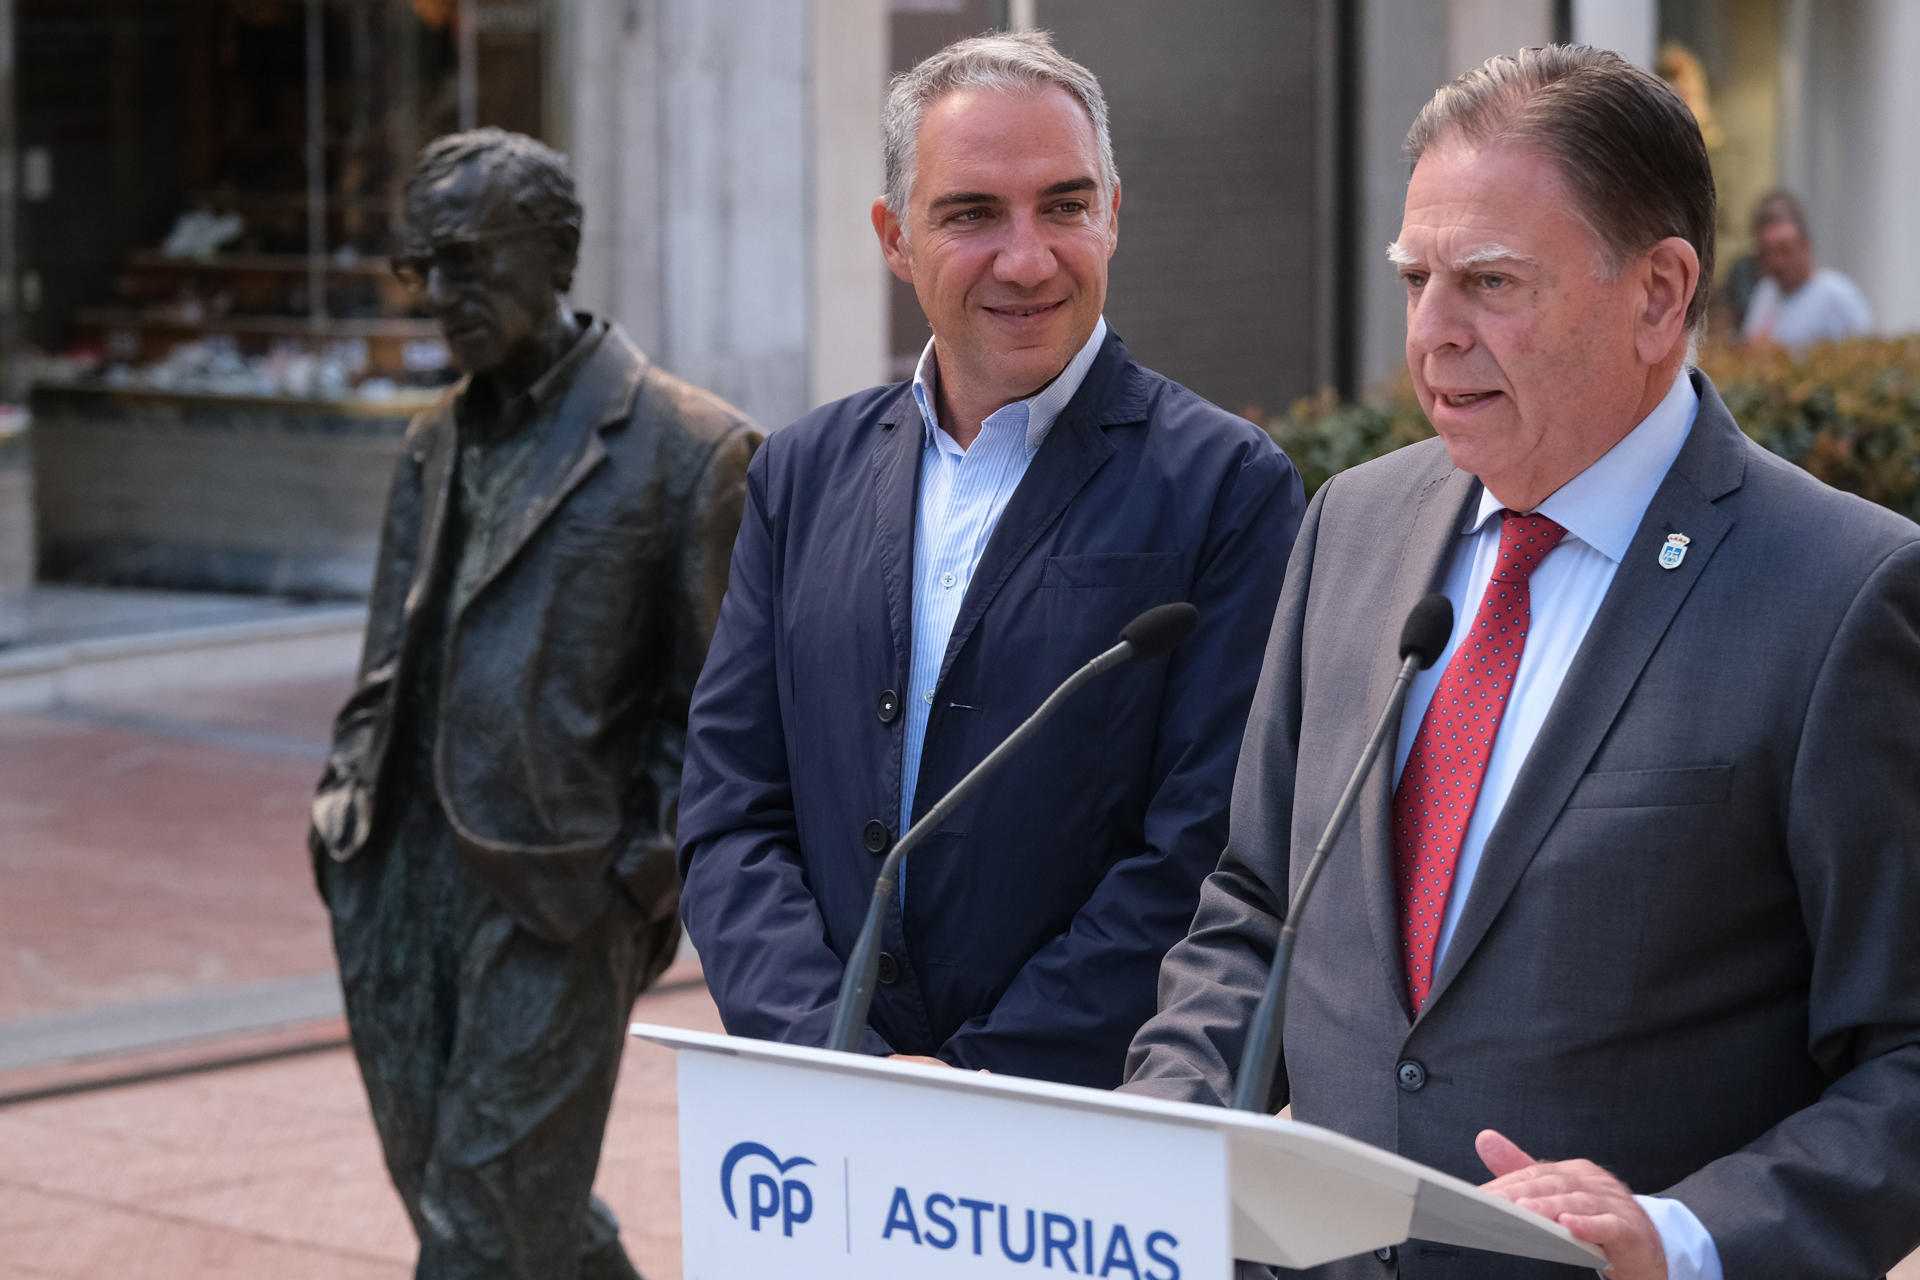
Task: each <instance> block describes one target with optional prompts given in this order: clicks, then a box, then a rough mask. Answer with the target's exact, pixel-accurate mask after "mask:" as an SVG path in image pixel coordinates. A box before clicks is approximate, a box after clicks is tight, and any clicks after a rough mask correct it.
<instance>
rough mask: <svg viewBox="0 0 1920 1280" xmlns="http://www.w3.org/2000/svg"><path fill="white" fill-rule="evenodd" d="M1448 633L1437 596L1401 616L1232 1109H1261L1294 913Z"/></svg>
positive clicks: (1283, 1012)
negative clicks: (1389, 684) (1375, 709)
mask: <svg viewBox="0 0 1920 1280" xmlns="http://www.w3.org/2000/svg"><path fill="white" fill-rule="evenodd" d="M1452 634H1453V602H1452V601H1451V600H1448V599H1447V598H1446V597H1445V596H1443V595H1441V594H1440V593H1439V592H1437V591H1436V592H1434V593H1433V594H1432V595H1428V596H1422V597H1421V598H1420V602H1419V603H1418V604H1416V605H1414V606H1413V608H1412V610H1411V611H1410V612H1409V613H1408V614H1407V621H1406V625H1405V626H1403V627H1401V628H1400V674H1399V675H1397V676H1395V677H1394V681H1393V691H1392V692H1391V693H1390V694H1388V695H1387V705H1386V707H1385V708H1384V709H1383V710H1382V711H1381V712H1380V721H1379V723H1378V724H1376V725H1374V727H1373V736H1372V737H1370V738H1368V739H1367V745H1366V748H1365V750H1363V751H1361V753H1360V763H1359V764H1357V765H1355V766H1354V768H1353V776H1352V777H1350V778H1348V779H1347V789H1346V790H1345V791H1342V792H1341V793H1340V800H1339V802H1338V803H1337V804H1335V805H1334V806H1333V816H1332V817H1331V818H1329V819H1327V829H1326V830H1325V831H1324V832H1322V833H1321V835H1320V843H1319V844H1317V845H1315V846H1314V847H1313V858H1312V860H1311V861H1309V862H1308V863H1307V870H1306V874H1305V875H1303V876H1301V877H1300V888H1299V889H1298V890H1297V891H1296V892H1295V893H1294V895H1293V901H1292V902H1290V903H1288V904H1287V918H1286V922H1285V923H1284V924H1282V925H1281V926H1280V940H1279V941H1278V942H1277V943H1275V944H1274V948H1273V967H1272V968H1271V969H1269V970H1268V971H1267V989H1266V990H1265V991H1264V992H1262V993H1261V996H1260V1004H1259V1006H1258V1007H1257V1008H1256V1009H1255V1010H1254V1013H1253V1023H1252V1025H1251V1026H1249V1027H1248V1029H1247V1044H1246V1048H1245V1049H1244V1050H1243V1051H1242V1052H1241V1054H1240V1071H1239V1074H1238V1076H1237V1077H1236V1079H1235V1082H1234V1090H1233V1105H1234V1108H1235V1109H1236V1110H1239V1111H1253V1112H1258V1113H1261V1114H1264V1113H1265V1112H1266V1110H1267V1103H1268V1100H1269V1099H1270V1097H1271V1094H1272V1090H1273V1073H1274V1070H1275V1069H1276V1068H1277V1067H1278V1066H1279V1065H1280V1037H1281V1030H1282V1028H1283V1027H1284V1026H1285V1024H1286V1021H1287V974H1288V972H1289V971H1290V970H1291V969H1292V967H1293V939H1294V935H1295V934H1297V933H1298V932H1299V931H1300V912H1301V911H1302V910H1304V909H1305V907H1306V905H1307V895H1309V894H1310V893H1312V892H1313V886H1314V882H1315V881H1316V880H1318V879H1319V878H1320V868H1321V867H1323V866H1324V865H1326V861H1327V854H1328V853H1329V852H1331V851H1332V849H1333V845H1334V842H1335V841H1336V840H1338V839H1339V838H1340V831H1341V829H1342V828H1343V827H1345V826H1346V825H1347V817H1348V815H1349V814H1351V813H1352V812H1353V805H1354V801H1356V800H1358V799H1359V798H1360V786H1361V784H1362V783H1364V782H1365V781H1366V779H1367V773H1368V772H1369V771H1370V770H1371V769H1372V768H1373V762H1374V760H1375V759H1376V758H1377V757H1378V756H1379V754H1380V748H1381V745H1382V744H1383V743H1385V742H1386V739H1387V731H1388V730H1389V729H1391V728H1392V727H1393V724H1394V722H1395V721H1396V720H1397V719H1398V718H1399V715H1400V707H1401V704H1402V703H1404V702H1405V701H1406V700H1407V686H1408V685H1409V684H1411V683H1412V682H1413V673H1414V672H1416V671H1425V670H1426V669H1427V668H1428V667H1430V666H1432V665H1433V664H1434V663H1435V662H1436V661H1438V660H1439V658H1440V653H1441V651H1442V650H1444V649H1445V648H1446V647H1447V638H1448V637H1449V636H1450V635H1452Z"/></svg>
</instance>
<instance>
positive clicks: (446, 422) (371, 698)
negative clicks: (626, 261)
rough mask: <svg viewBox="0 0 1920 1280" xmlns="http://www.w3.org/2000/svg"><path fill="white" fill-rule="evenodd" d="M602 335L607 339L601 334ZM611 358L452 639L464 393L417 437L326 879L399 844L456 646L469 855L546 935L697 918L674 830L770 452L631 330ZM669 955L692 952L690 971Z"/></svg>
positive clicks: (331, 786) (441, 781)
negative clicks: (446, 592) (446, 596)
mask: <svg viewBox="0 0 1920 1280" xmlns="http://www.w3.org/2000/svg"><path fill="white" fill-rule="evenodd" d="M596 329H597V330H599V332H597V333H596V332H594V330H596ZM583 340H597V341H596V346H595V348H594V349H593V350H592V351H591V353H590V354H589V355H588V356H587V357H586V359H585V360H584V362H583V363H582V364H581V366H580V368H579V370H578V372H577V373H576V374H575V376H574V378H573V380H572V382H571V384H570V385H569V386H568V387H567V388H566V389H565V391H564V392H562V393H561V394H562V395H563V396H564V399H563V401H562V402H561V405H560V408H559V410H558V411H557V412H556V413H555V414H554V415H553V417H552V419H551V420H550V421H549V422H548V423H546V424H544V434H543V437H542V439H541V440H540V441H539V443H538V444H537V446H536V447H535V452H534V455H533V458H532V462H531V466H532V473H531V483H530V485H529V487H528V492H530V493H531V494H532V495H533V496H532V500H531V501H529V502H528V503H526V504H525V506H524V508H523V509H521V510H519V511H517V512H513V513H510V514H509V515H507V516H506V519H508V520H509V521H510V522H511V526H512V527H511V528H510V529H509V530H508V531H507V533H506V536H504V537H499V538H496V539H495V540H494V542H493V546H492V554H491V557H490V559H489V560H488V561H487V562H486V563H485V565H484V567H483V568H482V570H481V572H480V575H479V578H478V580H477V582H476V584H475V586H474V587H473V589H472V590H471V592H470V593H468V594H465V595H464V597H463V598H462V599H460V600H458V601H456V603H455V605H454V608H453V611H452V614H451V616H450V617H449V618H448V619H447V620H446V623H445V625H444V627H438V626H435V625H433V620H432V619H431V618H429V617H428V616H427V615H428V614H429V613H430V612H431V605H430V600H431V598H432V597H433V596H434V594H435V593H434V592H433V590H432V584H433V583H434V582H435V580H436V575H437V574H440V573H443V572H446V570H447V567H446V566H444V565H442V564H441V563H439V561H440V560H442V559H443V558H445V555H446V551H445V549H444V548H443V546H442V543H443V542H444V541H445V539H444V538H443V537H442V536H441V533H442V530H443V528H444V526H445V522H446V521H447V519H448V508H449V505H450V503H451V502H453V501H456V500H457V498H455V496H454V495H453V494H452V492H451V491H452V489H453V471H454V461H455V455H456V453H457V451H458V441H457V438H456V437H457V432H456V428H455V413H456V407H457V404H458V402H459V397H460V396H461V395H462V394H463V393H464V391H465V390H466V387H467V384H468V380H466V379H463V380H462V381H461V382H460V383H458V384H456V385H455V386H453V387H452V388H450V389H449V391H448V393H447V394H446V395H445V396H444V397H443V398H442V399H441V400H440V401H439V402H437V403H436V404H435V405H434V406H433V407H432V408H430V409H427V410H425V411H423V412H422V413H421V414H420V415H419V416H418V417H416V418H415V419H414V421H413V422H412V423H411V424H410V425H409V427H408V429H407V433H406V438H405V447H404V450H403V452H402V455H401V457H400V460H399V463H398V465H397V467H396V469H395V474H394V478H393V486H392V491H391V493H390V496H389V499H388V502H387V511H386V517H385V523H384V527H383V529H382V533H381V539H380V552H379V558H378V562H377V567H376V569H375V573H374V583H373V590H372V595H371V599H370V602H369V614H368V621H367V635H366V645H365V649H364V652H363V654H362V658H361V662H360V668H359V676H358V680H357V682H356V685H355V688H354V691H353V693H352V695H351V696H350V697H349V698H348V700H347V702H346V704H345V706H344V707H343V708H342V709H341V712H340V714H339V716H338V718H337V719H336V720H335V723H334V729H333V742H332V748H331V750H330V752H329V754H328V758H327V763H326V767H325V769H324V771H323V773H322V776H321V780H320V785H319V788H318V793H317V794H316V796H315V798H314V801H313V812H312V817H313V825H312V830H311V834H310V838H309V844H310V846H311V849H312V852H313V855H314V857H315V858H316V859H319V858H332V859H335V860H337V861H340V862H345V861H347V860H349V859H352V858H354V857H355V856H356V855H358V854H360V853H361V852H362V851H363V850H364V849H365V848H367V846H368V844H369V841H370V838H372V837H373V836H374V835H375V833H376V832H378V831H380V830H381V829H382V827H381V824H382V823H383V822H390V821H391V815H392V812H393V811H394V810H395V809H396V808H397V807H398V805H399V803H400V799H401V797H398V796H396V795H395V794H394V793H395V791H396V790H397V789H398V788H400V787H402V786H404V785H406V782H407V781H408V779H409V777H410V776H412V772H411V771H410V770H409V769H407V768H406V767H405V766H404V764H403V763H402V762H400V761H397V760H396V759H393V758H392V757H395V756H397V755H401V754H404V752H403V751H396V750H395V749H394V744H395V740H396V736H397V735H396V723H397V721H398V720H399V719H400V717H401V716H402V715H403V714H404V708H405V706H406V703H407V700H408V698H409V697H410V696H412V695H411V693H410V691H409V689H408V682H409V679H410V678H411V677H412V675H413V674H414V673H415V671H416V670H417V669H418V668H419V667H420V665H421V655H420V653H419V650H420V649H421V647H422V642H423V639H424V638H425V637H428V636H431V635H432V634H434V633H435V632H439V633H440V634H441V635H442V636H443V637H444V645H445V648H444V651H443V653H442V654H441V655H440V661H439V663H438V664H437V665H438V668H439V671H440V688H439V690H438V691H437V694H435V695H434V696H435V697H436V698H437V710H436V715H435V721H436V724H437V733H436V734H435V739H434V742H433V747H432V750H433V755H432V779H433V785H434V788H435V791H436V793H437V795H436V798H437V800H438V802H439V804H440V807H441V808H442V810H443V811H444V812H445V814H446V816H447V819H448V822H449V824H450V826H451V827H452V828H453V831H454V834H455V837H456V838H457V841H458V844H459V847H460V849H461V852H462V853H463V855H464V856H465V857H466V858H467V860H468V861H469V862H470V864H471V865H472V867H473V868H474V870H475V871H476V873H478V874H479V875H480V876H481V877H482V878H483V879H485V881H486V882H487V883H488V884H489V885H490V886H491V887H492V888H493V890H494V891H495V892H496V893H497V894H498V895H499V896H500V898H501V900H502V901H503V902H504V903H505V905H506V906H507V907H508V908H509V910H511V911H512V912H513V913H514V915H515V916H516V917H517V918H518V920H519V921H520V922H521V923H522V924H523V925H524V926H525V927H527V928H528V929H530V930H532V931H534V932H535V933H537V934H539V935H541V936H543V937H546V938H549V939H551V940H554V941H559V942H565V941H568V940H570V939H571V938H573V937H574V936H576V935H578V934H579V933H580V932H581V931H582V930H583V929H584V928H585V927H586V926H587V925H589V924H590V923H592V922H593V920H594V919H595V918H597V917H598V915H599V914H600V913H601V912H602V911H603V910H604V909H605V907H606V903H607V901H608V895H609V892H610V890H611V888H612V885H613V884H615V883H617V884H618V885H619V886H621V887H622V888H623V889H624V890H625V891H626V892H627V893H628V894H629V895H630V896H632V898H633V899H634V901H635V902H636V903H637V904H638V905H639V906H640V908H641V910H642V911H643V912H644V914H645V915H646V917H647V918H648V919H650V920H653V921H656V922H660V923H663V924H666V923H669V922H671V921H672V919H673V916H674V910H675V907H676V905H677V895H678V891H677V884H676V877H675V873H674V865H673V864H674V826H675V819H676V815H677V811H678V806H679V792H680V769H681V759H682V755H683V753H684V749H685V739H686V718H687V704H688V700H689V698H690V696H691V693H692V690H693V685H694V681H695V679H696V678H697V677H698V675H699V673H700V668H701V664H702V663H703V662H704V661H705V658H706V652H707V645H708V643H709V641H710V640H711V638H712V635H713V629H714V624H715V620H716V618H717V616H718V613H719V608H720V601H721V597H722V595H723V594H724V593H725V590H726V582H727V564H728V558H729V555H730V552H731V549H732V545H733V538H734V534H735V531H736V530H737V529H738V527H739V523H740V513H741V505H742V500H743V496H744V493H745V475H746V467H747V462H748V461H749V459H750V458H751V457H752V455H753V452H754V450H755V449H756V448H757V447H758V445H759V443H760V440H761V436H760V433H759V432H758V431H757V430H756V429H755V428H754V426H753V425H752V423H751V422H749V421H748V420H747V419H746V418H745V417H744V416H743V415H742V414H741V413H740V412H739V411H738V410H736V409H734V408H733V407H732V406H730V405H728V404H726V403H725V402H724V401H722V400H720V399H718V398H717V397H714V396H712V395H710V394H708V393H706V392H704V391H701V390H699V389H698V388H696V387H693V386H690V385H689V384H687V383H685V382H682V381H681V380H679V379H677V378H675V377H673V376H672V375H670V374H668V373H667V372H666V371H664V370H662V369H660V368H658V367H657V366H655V365H654V364H653V363H652V362H651V361H650V360H649V359H648V358H647V357H646V356H645V355H644V354H642V353H641V352H640V350H639V349H638V348H637V347H635V346H634V345H633V343H632V342H631V340H629V339H628V337H627V336H626V334H625V333H624V332H622V331H621V329H620V328H619V326H618V325H616V324H613V323H611V322H608V321H591V322H590V328H589V331H588V336H587V339H583ZM669 954H671V952H670V951H669Z"/></svg>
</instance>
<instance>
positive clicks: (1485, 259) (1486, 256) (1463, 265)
mask: <svg viewBox="0 0 1920 1280" xmlns="http://www.w3.org/2000/svg"><path fill="white" fill-rule="evenodd" d="M1489 262H1524V263H1526V264H1528V265H1529V266H1535V267H1537V266H1539V265H1540V259H1538V258H1536V257H1534V256H1533V255H1532V254H1530V253H1522V252H1520V251H1519V250H1518V249H1509V248H1507V246H1505V245H1503V244H1483V245H1476V246H1474V247H1473V248H1471V249H1469V250H1467V251H1466V252H1465V253H1463V254H1461V255H1460V256H1459V257H1458V258H1456V259H1454V261H1453V262H1451V263H1450V264H1448V265H1450V266H1451V267H1452V268H1453V269H1454V270H1455V271H1466V270H1468V269H1469V268H1471V267H1479V266H1484V265H1486V264H1487V263H1489Z"/></svg>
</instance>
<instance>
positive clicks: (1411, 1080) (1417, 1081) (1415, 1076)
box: [1393, 1058, 1427, 1093]
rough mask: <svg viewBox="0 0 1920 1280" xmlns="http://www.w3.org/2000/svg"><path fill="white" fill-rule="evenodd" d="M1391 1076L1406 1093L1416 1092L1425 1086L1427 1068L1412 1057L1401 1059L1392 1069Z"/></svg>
mask: <svg viewBox="0 0 1920 1280" xmlns="http://www.w3.org/2000/svg"><path fill="white" fill-rule="evenodd" d="M1393 1078H1394V1079H1395V1080H1397V1081H1398V1082H1399V1084H1400V1087H1401V1088H1402V1089H1405V1090H1406V1091H1407V1092H1408V1093H1418V1092H1420V1091H1421V1090H1422V1089H1424V1088H1426V1087H1427V1069H1426V1068H1425V1067H1423V1066H1421V1065H1420V1064H1419V1063H1417V1062H1415V1061H1414V1060H1413V1059H1412V1058H1406V1059H1404V1060H1402V1061H1401V1063H1400V1065H1399V1066H1397V1067H1395V1068H1394V1069H1393Z"/></svg>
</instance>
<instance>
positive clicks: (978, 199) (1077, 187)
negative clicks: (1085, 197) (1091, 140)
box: [930, 178, 1100, 209]
mask: <svg viewBox="0 0 1920 1280" xmlns="http://www.w3.org/2000/svg"><path fill="white" fill-rule="evenodd" d="M1099 189H1100V184H1099V183H1098V182H1096V181H1095V180H1094V179H1092V178H1068V179H1067V180H1066V181H1065V182H1056V183H1054V184H1053V185H1052V186H1050V187H1047V188H1046V189H1045V190H1043V191H1041V192H1040V198H1041V199H1042V200H1051V199H1052V198H1053V197H1055V196H1064V195H1071V194H1072V193H1074V192H1076V191H1098V190H1099ZM1004 203H1005V201H1004V200H1002V199H1001V197H999V196H997V195H994V194H993V193H991V192H988V191H954V192H950V193H948V194H947V195H944V196H936V197H935V198H934V200H933V203H932V205H931V206H930V207H931V208H934V209H947V208H951V207H953V206H954V205H961V204H1004Z"/></svg>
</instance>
